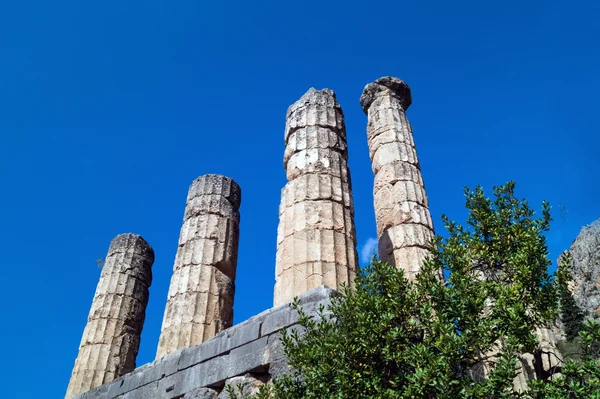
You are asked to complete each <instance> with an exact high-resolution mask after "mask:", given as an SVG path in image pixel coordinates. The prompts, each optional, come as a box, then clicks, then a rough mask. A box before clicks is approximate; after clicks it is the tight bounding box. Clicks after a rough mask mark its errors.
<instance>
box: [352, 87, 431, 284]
mask: <svg viewBox="0 0 600 399" xmlns="http://www.w3.org/2000/svg"><path fill="white" fill-rule="evenodd" d="M411 103H412V98H411V93H410V88H409V87H408V85H407V84H406V83H405V82H404V81H402V80H400V79H398V78H394V77H391V76H386V77H383V78H380V79H377V80H376V81H375V82H373V83H369V84H368V85H367V86H366V87H365V89H364V90H363V93H362V96H361V98H360V104H361V106H362V108H363V110H364V111H365V113H366V114H367V116H368V125H367V138H368V143H369V154H370V157H371V163H372V168H373V173H374V174H375V182H374V185H373V196H374V206H375V218H376V222H377V236H378V238H379V257H380V258H381V260H383V261H386V262H388V263H390V264H392V265H395V266H396V267H398V268H402V269H403V270H404V271H405V273H406V276H407V277H408V278H410V279H414V277H415V276H416V274H417V273H418V272H419V270H420V268H421V265H422V263H423V261H424V260H425V259H426V257H427V256H428V255H429V251H428V245H429V243H430V241H431V239H432V238H433V236H434V232H433V222H432V220H431V215H430V213H429V202H428V200H427V195H426V194H425V188H424V185H423V178H422V176H421V170H420V166H419V159H418V157H417V150H416V148H415V143H414V140H413V135H412V128H411V126H410V123H409V122H408V119H407V117H406V110H407V109H408V107H409V106H410V105H411ZM441 277H442V275H441V273H440V278H441Z"/></svg>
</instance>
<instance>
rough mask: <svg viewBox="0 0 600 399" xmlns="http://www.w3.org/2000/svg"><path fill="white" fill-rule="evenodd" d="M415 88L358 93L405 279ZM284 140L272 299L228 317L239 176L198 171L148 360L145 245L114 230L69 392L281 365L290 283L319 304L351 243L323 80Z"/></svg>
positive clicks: (377, 201) (411, 218) (221, 390)
mask: <svg viewBox="0 0 600 399" xmlns="http://www.w3.org/2000/svg"><path fill="white" fill-rule="evenodd" d="M411 101H412V100H411V92H410V89H409V87H408V85H407V84H406V83H404V82H403V81H402V80H400V79H398V78H394V77H383V78H380V79H377V80H376V81H374V82H373V83H370V84H368V85H367V86H366V87H365V89H364V91H363V93H362V96H361V98H360V104H361V106H362V108H363V110H364V112H365V113H366V114H367V116H368V125H367V138H368V145H369V152H370V158H371V162H372V170H373V173H374V175H375V182H374V188H373V197H374V205H375V216H376V223H377V235H378V238H379V243H378V245H379V256H380V258H381V259H382V260H383V261H387V262H389V263H391V264H393V265H395V266H396V267H398V268H401V269H403V270H404V271H405V273H406V275H407V277H408V278H411V279H414V277H415V275H416V274H417V273H418V271H419V268H420V265H421V264H422V262H423V260H424V259H425V258H426V256H427V255H428V245H429V243H430V240H431V239H432V237H433V236H434V230H433V223H432V220H431V216H430V212H429V208H428V206H429V204H428V200H427V196H426V194H425V189H424V184H423V178H422V176H421V171H420V166H419V161H418V157H417V153H416V149H415V144H414V140H413V137H412V128H411V126H410V124H409V121H408V119H407V117H406V110H407V109H408V107H409V106H410V105H411ZM284 143H285V151H284V159H283V160H284V168H285V171H286V176H287V184H286V185H285V187H284V188H283V189H282V191H281V203H280V208H279V227H278V232H277V253H276V257H275V258H276V264H275V287H274V307H273V308H271V309H269V310H267V311H265V312H262V313H261V314H259V315H256V316H254V317H252V318H250V319H248V320H246V321H244V322H242V323H239V324H237V325H235V326H232V322H233V304H234V292H235V277H236V270H237V252H238V240H239V235H240V230H239V228H240V227H239V223H240V212H239V208H240V204H241V189H240V187H239V186H238V184H237V183H236V182H235V181H233V180H232V179H231V178H229V177H224V176H221V175H214V174H208V175H204V176H200V177H199V178H197V179H196V180H195V181H194V182H193V183H192V185H191V186H190V189H189V193H188V197H187V202H186V208H185V213H184V218H183V225H182V228H181V232H180V236H179V242H178V250H177V255H176V259H175V263H174V266H173V274H172V277H171V283H170V287H169V292H168V298H167V304H166V308H165V311H164V318H163V323H162V328H161V334H160V339H159V343H158V348H157V353H156V360H155V361H154V362H152V363H150V364H147V365H144V366H142V367H138V368H137V369H135V357H136V355H137V351H138V346H139V339H140V338H139V337H140V333H141V329H142V324H143V321H144V315H145V307H146V303H147V301H148V287H149V286H150V281H151V266H152V263H153V260H154V253H153V251H152V249H151V248H150V246H149V245H148V244H147V243H146V242H145V241H144V240H143V239H142V238H141V237H139V236H136V235H133V234H127V235H121V236H118V237H117V238H115V239H114V240H113V242H112V244H111V246H110V249H109V253H108V256H107V259H106V264H105V266H104V268H103V270H102V275H101V277H100V282H99V283H98V288H97V290H96V295H95V297H94V301H93V303H92V309H91V310H90V315H89V320H88V325H87V326H86V328H85V331H84V333H83V338H82V341H81V346H80V349H79V355H78V357H77V361H76V363H75V368H74V370H73V376H72V378H71V382H70V384H69V387H68V390H67V395H66V397H67V398H72V397H76V398H79V399H84V398H85V399H87V398H90V399H91V398H103V399H116V398H119V399H138V398H145V399H148V398H157V399H158V398H170V399H181V398H184V399H192V398H206V399H209V398H210V399H217V398H220V399H224V398H229V396H228V395H227V392H226V389H225V387H227V386H241V387H243V389H244V392H245V395H246V393H252V392H255V391H256V389H257V388H258V387H259V386H260V385H262V384H264V383H267V382H268V381H270V380H272V379H273V378H277V377H278V376H280V375H282V374H283V373H286V371H287V370H288V366H287V360H286V359H285V356H284V353H283V350H282V345H281V341H280V334H279V333H280V331H281V330H282V329H289V328H295V326H296V323H297V321H298V314H297V313H296V312H295V311H294V310H293V309H292V308H290V306H289V304H288V302H289V301H291V300H292V299H293V298H294V297H299V304H300V306H301V307H302V308H303V309H304V312H305V313H306V314H308V315H316V314H317V309H318V308H319V307H320V306H326V305H327V304H329V303H330V302H331V297H332V296H333V295H339V293H338V292H337V291H336V290H337V289H338V288H339V287H340V284H342V283H345V284H352V282H353V279H354V277H355V275H356V273H357V271H358V257H357V252H356V231H355V226H354V205H353V199H352V184H351V178H350V171H349V168H348V163H347V162H348V149H347V142H346V126H345V122H344V114H343V112H342V108H341V106H340V104H339V103H338V101H337V99H336V96H335V94H334V92H333V91H332V90H329V89H323V90H315V89H313V88H311V89H310V90H308V91H307V92H306V93H305V94H304V95H303V96H302V97H301V98H300V99H299V100H298V101H297V102H295V103H294V104H292V105H291V106H290V107H289V109H288V112H287V119H286V126H285V134H284ZM598 226H599V225H595V227H594V234H593V235H589V234H587V233H586V234H585V235H584V236H582V237H583V238H582V239H579V238H578V240H579V241H576V243H574V246H575V247H576V248H575V250H574V253H575V256H574V259H575V260H576V261H579V262H580V264H581V267H579V269H581V273H580V274H581V276H583V275H584V274H585V275H586V276H587V275H588V274H589V273H588V274H586V273H585V271H587V270H588V269H589V268H590V267H591V266H590V265H591V264H592V262H593V261H594V260H592V259H591V258H590V259H588V258H587V257H586V251H587V248H588V247H590V246H596V247H598V239H597V238H598V237H600V234H598V231H600V230H599V229H598ZM578 243H579V244H578ZM576 244H577V245H576ZM577 248H581V251H579V252H578V250H577ZM572 250H573V248H572ZM579 269H577V266H576V270H579ZM440 277H442V276H441V275H440ZM482 278H485V276H482ZM580 280H581V283H580V284H579V285H578V286H577V287H574V289H579V288H580V290H581V292H586V293H589V295H588V296H590V298H591V299H590V300H589V301H587V302H584V303H582V304H583V305H585V306H586V308H587V309H590V310H591V311H592V312H594V311H596V313H597V310H598V308H599V307H598V301H597V299H598V298H600V295H596V294H597V293H598V290H597V289H596V288H597V280H598V278H597V276H596V275H594V276H593V281H587V280H586V281H584V280H585V279H583V277H582V278H580ZM594 284H595V285H594ZM538 333H539V338H540V341H541V342H542V349H544V350H547V351H548V352H550V351H554V350H555V349H556V347H555V345H554V338H553V337H552V336H550V335H548V333H547V331H546V330H543V329H541V330H540V331H539V332H538ZM533 360H534V359H533V357H527V356H526V357H525V358H524V359H522V373H521V374H520V375H519V377H517V380H516V381H515V385H516V386H517V387H524V386H525V385H526V384H527V381H528V380H529V379H531V378H534V374H535V373H534V372H533V367H534V366H535V363H534V362H533ZM542 362H543V367H544V368H548V367H552V366H553V365H554V363H552V362H553V360H552V359H542ZM538 363H539V361H538ZM482 366H483V364H482ZM134 369H135V370H134ZM473 371H474V372H475V371H476V372H478V373H479V374H481V375H485V373H486V372H487V371H486V370H485V369H483V368H482V369H481V370H473ZM475 377H476V376H475ZM86 391H87V392H86Z"/></svg>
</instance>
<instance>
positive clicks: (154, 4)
mask: <svg viewBox="0 0 600 399" xmlns="http://www.w3.org/2000/svg"><path fill="white" fill-rule="evenodd" d="M599 19H600V3H599V2H597V1H595V0H589V1H586V0H583V1H577V0H576V1H554V0H549V1H510V0H509V1H462V2H448V1H416V0H415V1H389V2H385V1H374V0H369V1H363V2H353V1H348V0H346V1H343V2H342V1H340V2H327V1H313V0H306V1H302V2H299V1H298V2H296V1H281V0H279V1H271V2H266V1H263V2H247V1H227V2H201V1H176V2H175V1H152V0H150V1H143V2H142V1H118V2H117V1H102V2H88V1H85V2H82V1H60V0H59V1H51V2H49V1H34V0H23V1H12V2H11V1H6V2H3V3H2V5H0V60H1V62H0V187H1V190H2V191H1V193H2V194H1V195H0V217H1V219H0V223H1V224H0V226H1V228H0V250H1V253H2V266H1V267H0V304H1V306H2V313H1V319H0V342H2V347H3V350H2V355H3V361H2V362H1V364H0V376H2V377H0V380H2V381H3V384H2V385H3V388H2V392H3V395H4V396H5V397H21V398H33V397H44V398H61V397H62V396H63V395H64V392H65V390H66V386H67V383H68V380H69V377H70V374H71V370H72V367H73V363H74V361H75V357H76V355H77V350H78V345H79V341H80V339H81V333H82V331H83V328H84V326H85V323H86V318H87V314H88V311H89V307H90V304H91V300H92V297H93V295H94V291H95V288H96V284H97V282H98V277H99V274H100V269H99V268H98V266H97V263H96V260H97V259H98V258H103V257H104V256H105V255H106V251H107V249H108V245H109V243H110V241H111V239H112V238H113V237H114V236H115V235H117V234H119V233H125V232H134V233H138V234H141V235H142V236H143V237H144V238H145V239H146V240H147V241H148V242H149V243H150V244H151V245H152V246H153V247H154V250H155V252H156V262H155V264H154V267H153V270H154V281H153V284H152V287H151V293H150V303H149V305H148V309H147V317H146V324H145V328H144V333H143V336H142V345H141V348H140V353H139V356H138V365H141V364H144V363H147V362H149V361H151V360H153V357H154V354H155V352H156V345H157V341H158V335H159V332H160V325H161V321H162V317H163V309H164V306H165V302H166V295H167V288H168V285H169V279H170V275H171V270H172V267H173V261H174V258H175V252H176V249H177V239H178V235H179V229H180V227H181V222H182V217H183V211H184V206H185V198H186V193H187V189H188V186H189V184H190V183H191V182H192V180H193V179H194V178H196V177H197V176H199V175H202V174H206V173H220V174H224V175H227V176H230V177H233V178H234V179H235V180H236V181H237V182H238V183H239V184H240V185H241V187H242V190H243V201H242V207H241V238H240V252H239V263H238V278H237V282H236V283H237V291H236V298H235V321H236V323H237V322H240V321H242V320H245V319H247V318H248V317H250V316H252V315H254V314H257V313H259V312H261V311H263V310H265V309H267V308H269V307H270V306H271V303H272V293H273V284H274V267H275V250H276V233H277V223H278V214H277V212H278V204H279V199H280V190H281V188H282V187H283V186H284V184H285V182H286V180H285V173H284V170H283V161H282V159H283V150H284V146H283V132H284V125H285V112H286V109H287V107H288V106H289V105H290V104H291V103H293V102H294V101H296V100H297V99H298V98H300V96H301V95H302V94H303V93H304V92H305V91H306V90H307V89H309V88H310V87H315V88H317V89H321V88H325V87H327V88H331V89H333V90H334V91H335V92H336V93H337V96H338V100H339V102H340V104H341V105H342V107H343V109H344V112H345V115H346V124H347V131H348V142H349V153H350V160H349V163H350V168H351V172H352V179H353V189H354V199H355V208H356V228H357V234H358V250H359V253H360V251H361V249H362V248H363V246H365V245H368V243H369V242H370V240H371V241H372V239H373V237H375V222H374V214H373V205H372V194H371V192H372V184H373V175H372V172H371V169H370V162H369V157H368V150H367V140H366V133H365V127H366V122H367V119H366V116H365V115H364V114H363V112H362V110H361V108H360V106H359V97H360V94H361V92H362V89H363V87H364V86H365V85H366V84H367V83H369V82H371V81H373V80H375V79H377V78H379V77H381V76H384V75H393V76H398V77H400V78H402V79H404V80H405V81H406V82H407V83H408V84H409V85H410V87H411V88H412V92H413V106H412V107H411V108H410V109H409V111H408V117H409V119H410V121H411V123H412V124H413V125H414V127H415V128H414V134H415V141H416V144H417V151H418V155H419V157H420V161H421V165H422V171H423V176H424V179H425V185H426V190H427V194H428V196H429V199H430V204H431V212H432V215H433V218H434V222H436V223H437V227H440V226H441V223H440V215H441V214H442V213H446V214H448V215H449V216H450V217H452V218H454V219H456V220H458V221H462V220H464V216H465V212H464V197H463V186H465V185H467V186H474V185H476V184H482V185H484V187H486V188H487V189H491V187H492V186H493V185H499V184H503V183H505V182H506V181H508V180H510V179H514V180H515V181H516V182H517V193H518V195H519V196H521V197H526V198H528V199H529V200H530V202H531V204H532V205H534V206H535V207H536V209H539V204H540V202H541V201H542V200H543V199H547V200H549V201H550V202H551V204H552V205H553V206H554V216H555V222H554V224H553V230H552V232H551V233H549V235H548V239H549V240H548V242H549V246H550V256H551V258H552V259H553V260H555V259H556V257H557V256H558V255H559V253H560V252H561V251H562V250H564V249H566V248H568V247H569V246H570V244H571V242H572V240H573V239H574V238H575V236H576V234H577V232H578V231H579V229H580V228H581V227H582V226H583V225H585V224H589V223H590V222H592V221H593V220H595V219H597V218H598V217H600V210H599V208H598V203H599V200H598V198H599V197H600V185H599V184H598V183H599V182H600V157H599V156H598V154H599V149H600V138H599V134H598V133H599V131H598V105H599V103H598V93H599V92H600V75H599V71H600V51H599V45H598V41H599V39H600V24H598V20H599Z"/></svg>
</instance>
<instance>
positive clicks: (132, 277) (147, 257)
mask: <svg viewBox="0 0 600 399" xmlns="http://www.w3.org/2000/svg"><path fill="white" fill-rule="evenodd" d="M153 263H154V251H153V250H152V247H150V245H149V244H148V243H147V242H146V241H144V239H143V238H142V237H140V236H138V235H136V234H121V235H118V236H117V237H115V238H114V239H113V240H112V242H111V243H110V247H109V249H108V254H107V255H106V259H105V261H104V266H103V267H102V273H101V275H100V281H99V282H98V286H97V288H96V294H95V295H94V299H93V301H92V308H91V309H90V313H89V316H88V323H87V325H86V326H85V329H84V331H83V337H82V338H81V344H80V345H79V354H78V356H77V360H75V366H74V367H73V374H72V375H71V380H70V382H69V386H68V388H67V395H66V397H67V398H70V397H71V396H73V395H76V394H78V393H82V392H86V391H89V390H90V389H92V388H95V387H97V386H100V385H102V384H106V383H108V382H111V381H112V380H114V379H115V378H117V377H120V376H122V375H124V374H127V373H129V372H131V371H133V370H134V369H135V358H136V356H137V353H138V348H139V346H140V335H141V333H142V326H143V325H144V319H145V317H146V305H147V304H148V296H149V294H148V288H149V287H150V284H151V283H152V264H153Z"/></svg>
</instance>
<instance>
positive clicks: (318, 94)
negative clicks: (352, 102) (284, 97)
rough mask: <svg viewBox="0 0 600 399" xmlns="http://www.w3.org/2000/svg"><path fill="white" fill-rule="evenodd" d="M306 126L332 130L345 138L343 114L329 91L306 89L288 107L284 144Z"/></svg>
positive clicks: (331, 91)
mask: <svg viewBox="0 0 600 399" xmlns="http://www.w3.org/2000/svg"><path fill="white" fill-rule="evenodd" d="M307 126H320V127H325V128H329V129H332V130H334V131H336V132H338V133H340V134H343V135H344V136H345V131H344V113H343V112H342V107H340V104H339V103H338V102H337V99H336V97H335V93H334V91H333V90H331V89H322V90H317V89H315V88H314V87H311V88H310V89H308V91H307V92H306V93H304V95H303V96H302V97H300V99H299V100H298V101H296V102H295V103H293V104H292V105H290V106H289V108H288V110H287V115H286V126H285V142H286V143H287V141H288V138H289V136H290V135H291V134H292V133H294V132H295V131H296V130H298V129H301V128H303V127H307Z"/></svg>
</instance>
